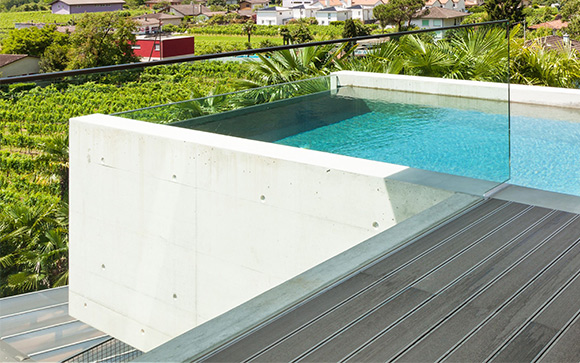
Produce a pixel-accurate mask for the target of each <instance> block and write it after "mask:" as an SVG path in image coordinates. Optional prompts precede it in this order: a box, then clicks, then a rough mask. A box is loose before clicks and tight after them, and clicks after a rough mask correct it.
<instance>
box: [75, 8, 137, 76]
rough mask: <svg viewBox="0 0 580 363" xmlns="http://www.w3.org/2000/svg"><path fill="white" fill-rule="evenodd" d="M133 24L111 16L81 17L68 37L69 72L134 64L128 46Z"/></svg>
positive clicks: (130, 42) (102, 14) (106, 14)
mask: <svg viewBox="0 0 580 363" xmlns="http://www.w3.org/2000/svg"><path fill="white" fill-rule="evenodd" d="M135 30H136V24H135V22H134V21H133V20H131V19H128V18H125V17H121V16H119V15H118V14H116V13H113V12H105V13H94V14H85V15H84V16H83V17H82V18H81V19H80V20H79V21H78V22H77V26H76V31H75V32H74V33H73V34H72V36H71V44H72V49H71V54H70V56H71V62H70V64H69V67H68V68H70V69H78V68H90V67H100V66H107V65H113V64H123V63H132V62H137V61H138V60H139V59H138V58H137V57H136V56H135V55H134V54H133V50H132V49H131V45H132V44H134V43H135V34H133V31H135Z"/></svg>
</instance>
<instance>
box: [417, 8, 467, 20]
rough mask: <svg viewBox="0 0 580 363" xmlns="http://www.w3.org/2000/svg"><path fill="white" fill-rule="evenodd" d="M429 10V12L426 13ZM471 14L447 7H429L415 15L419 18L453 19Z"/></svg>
mask: <svg viewBox="0 0 580 363" xmlns="http://www.w3.org/2000/svg"><path fill="white" fill-rule="evenodd" d="M427 10H429V12H428V13H427V14H425V13H426V12H427ZM467 15H469V14H468V13H464V12H463V11H457V10H451V9H445V8H429V9H426V10H421V11H419V13H418V15H416V16H415V17H416V18H418V19H453V18H463V17H466V16H467Z"/></svg>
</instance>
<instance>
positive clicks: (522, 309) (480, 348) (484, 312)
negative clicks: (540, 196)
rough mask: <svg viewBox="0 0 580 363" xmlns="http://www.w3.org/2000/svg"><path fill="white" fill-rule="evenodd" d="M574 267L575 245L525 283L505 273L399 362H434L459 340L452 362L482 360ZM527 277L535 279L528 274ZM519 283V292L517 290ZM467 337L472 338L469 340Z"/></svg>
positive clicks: (579, 262)
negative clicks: (503, 277)
mask: <svg viewBox="0 0 580 363" xmlns="http://www.w3.org/2000/svg"><path fill="white" fill-rule="evenodd" d="M556 217H568V218H569V215H568V216H566V215H564V213H562V214H560V215H558V216H556ZM552 222H553V221H552ZM577 270H580V245H576V246H575V247H574V248H573V249H572V250H570V251H569V253H567V254H565V255H564V256H563V257H562V258H561V259H560V260H558V261H557V262H556V263H554V264H553V265H552V266H550V268H548V269H547V270H546V271H544V272H543V273H541V274H540V275H539V276H538V277H537V278H535V279H534V280H533V281H532V282H531V283H530V284H528V285H525V284H523V283H519V282H518V280H516V279H513V278H512V279H511V286H509V285H508V286H506V284H505V282H506V281H505V280H508V279H509V276H506V279H503V280H504V281H498V284H496V285H494V286H493V287H492V288H490V289H488V290H486V291H485V292H484V293H483V294H482V295H480V296H479V297H478V298H476V299H474V300H473V301H471V302H469V303H468V304H467V305H466V306H464V307H463V308H461V309H460V310H459V311H458V312H457V313H456V314H455V315H453V316H452V317H451V318H450V319H448V320H446V321H445V322H444V323H443V324H441V325H440V326H438V327H437V328H436V329H434V330H433V331H432V332H431V333H430V334H429V335H427V336H425V337H424V338H423V339H422V340H421V341H420V342H419V343H417V344H416V345H414V346H413V347H412V348H411V349H409V350H408V351H407V352H406V353H405V354H404V355H402V356H401V357H399V359H398V361H405V362H413V361H415V362H431V361H436V360H438V359H440V358H441V357H444V356H445V355H447V354H448V352H449V353H451V351H452V349H453V348H454V347H455V345H456V344H457V343H459V342H462V341H465V344H463V345H461V347H462V348H463V349H464V351H463V353H462V355H455V356H452V357H451V359H450V360H451V361H459V362H461V361H482V360H484V359H485V358H487V356H488V355H489V353H490V352H492V351H493V349H494V348H495V347H497V346H499V345H501V344H502V342H504V341H505V340H506V339H507V338H508V337H509V336H510V334H512V333H513V332H515V331H516V330H517V329H518V328H519V327H520V326H521V325H522V324H523V323H524V322H525V321H526V318H527V317H529V316H532V314H534V312H535V311H537V310H538V309H539V308H540V307H542V306H543V305H544V304H546V302H547V301H548V300H549V298H550V297H552V296H553V295H554V294H555V293H556V292H558V290H559V288H560V287H561V286H562V285H563V284H564V283H566V281H567V280H568V279H569V277H570V274H571V273H574V272H575V271H577ZM520 277H522V276H521V274H520ZM529 277H530V279H533V278H534V277H533V276H531V275H530V276H529ZM508 282H509V281H508ZM520 285H521V288H520V289H521V292H518V287H519V286H520ZM512 294H514V296H513V298H512V296H511V295H512ZM504 303H506V304H505V305H504ZM470 337H473V339H472V340H470V341H469V340H468V339H469V338H470ZM456 354H459V353H456Z"/></svg>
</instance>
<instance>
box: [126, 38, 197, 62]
mask: <svg viewBox="0 0 580 363" xmlns="http://www.w3.org/2000/svg"><path fill="white" fill-rule="evenodd" d="M132 48H133V53H134V54H135V55H136V56H138V57H140V58H141V59H142V60H144V61H147V60H158V59H165V58H170V57H179V56H184V55H193V54H194V53H195V37H193V36H173V35H156V36H147V35H141V36H138V37H137V39H136V41H135V44H134V45H133V46H132Z"/></svg>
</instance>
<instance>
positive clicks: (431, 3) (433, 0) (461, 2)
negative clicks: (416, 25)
mask: <svg viewBox="0 0 580 363" xmlns="http://www.w3.org/2000/svg"><path fill="white" fill-rule="evenodd" d="M425 7H426V8H444V9H449V10H457V11H465V0H428V1H427V2H426V3H425Z"/></svg>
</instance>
